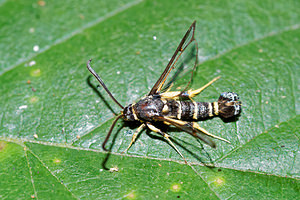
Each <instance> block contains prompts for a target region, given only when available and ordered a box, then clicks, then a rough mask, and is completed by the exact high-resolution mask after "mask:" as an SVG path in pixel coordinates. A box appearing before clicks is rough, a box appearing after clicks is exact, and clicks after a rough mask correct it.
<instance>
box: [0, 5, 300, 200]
mask: <svg viewBox="0 0 300 200" xmlns="http://www.w3.org/2000/svg"><path fill="white" fill-rule="evenodd" d="M42 2H43V1H38V2H34V3H32V2H27V1H26V2H23V1H2V2H0V13H1V14H0V16H1V19H0V26H1V29H0V55H1V61H0V85H1V86H0V94H1V95H0V103H1V107H0V140H1V142H0V161H1V162H0V174H1V175H0V178H1V180H2V181H0V197H1V198H2V199H15V198H19V199H28V198H30V197H31V198H33V197H34V198H38V199H45V198H49V199H120V198H125V199H153V198H162V199H166V198H168V199H171V198H183V199H199V198H200V197H201V198H203V199H228V198H232V199H245V198H246V199H262V198H265V199H296V198H297V197H298V196H299V177H300V167H299V166H300V159H299V156H300V153H299V152H300V151H299V149H300V147H299V125H298V124H299V122H300V119H299V92H297V91H298V88H299V85H300V84H299V78H298V77H299V66H300V54H299V49H300V43H299V40H300V28H299V24H300V15H299V12H298V10H299V7H300V5H299V2H298V1H289V3H287V2H286V1H276V2H274V1H237V0H236V1H213V2H211V1H182V2H181V1H180V2H176V3H174V2H173V1H167V0H165V1H121V2H120V1H103V2H99V1H83V2H82V1H81V2H80V4H79V2H77V3H74V2H73V1H64V3H62V2H60V1H49V2H48V1H47V2H44V3H45V4H43V3H42ZM166 8H168V9H166ZM166 10H167V11H168V12H166ZM194 20H197V24H196V35H195V37H196V40H197V41H198V45H199V59H200V61H201V63H200V64H199V66H198V67H197V72H196V74H195V75H194V78H193V82H192V87H193V88H194V89H196V88H199V87H201V86H203V85H204V84H206V83H207V82H208V81H210V80H211V79H213V78H214V77H216V76H221V77H222V78H221V79H220V80H218V81H217V82H216V83H214V84H213V85H212V86H210V87H209V88H207V89H206V90H205V91H203V92H202V93H201V94H200V95H199V96H197V97H196V98H195V100H197V101H215V100H216V99H217V98H218V96H219V95H220V93H222V92H225V91H234V92H236V93H238V94H239V96H240V98H241V101H242V103H243V105H242V109H243V111H242V114H241V116H240V117H239V118H238V119H236V120H231V121H223V120H222V119H220V118H214V119H209V120H205V121H200V122H199V125H200V126H201V127H203V128H205V129H207V130H208V131H209V132H211V133H213V134H215V135H217V136H220V137H223V138H225V139H227V140H229V141H230V142H231V144H227V143H223V142H222V141H217V140H215V142H216V143H217V149H211V148H210V147H208V146H206V145H205V144H202V143H201V142H200V141H197V140H196V139H195V138H193V137H191V136H189V135H188V134H185V133H183V132H181V131H178V130H177V129H175V128H170V129H169V131H168V133H169V134H170V135H171V137H172V138H173V141H174V143H175V144H176V146H177V147H178V149H179V150H180V151H181V152H182V153H183V155H184V156H185V157H186V159H187V160H188V162H190V163H191V164H192V167H191V166H189V165H185V164H184V162H183V161H182V159H181V157H180V156H179V155H178V154H177V153H176V152H175V151H174V149H172V148H171V147H170V146H169V145H168V143H167V142H165V141H164V140H163V138H161V137H159V136H157V135H156V134H155V133H152V132H150V131H143V132H142V133H141V134H140V135H139V137H138V139H137V141H136V142H135V144H134V145H133V146H132V147H131V148H130V150H129V151H128V152H127V153H125V154H121V152H122V151H124V150H125V149H126V147H127V146H128V144H129V143H130V141H131V137H132V133H133V132H134V130H135V129H136V128H137V126H138V125H137V124H128V123H124V122H122V121H120V122H119V123H118V125H117V126H116V128H115V130H114V132H113V135H112V137H111V139H110V141H109V143H108V146H110V147H111V148H112V153H111V154H107V153H105V152H103V150H102V148H101V144H102V142H103V141H104V138H105V136H106V134H107V132H108V129H109V127H110V125H111V123H112V120H113V118H114V116H115V114H118V113H119V112H120V109H119V107H118V106H117V105H115V104H114V102H113V101H112V100H111V99H109V97H108V95H107V94H106V93H105V91H104V90H103V89H101V88H99V89H97V87H96V86H97V84H98V83H97V82H96V80H94V78H93V77H92V78H89V73H88V71H87V69H86V67H85V65H86V62H87V61H88V59H90V58H93V62H92V65H93V67H94V68H95V70H96V71H97V73H99V74H100V75H101V77H102V78H103V80H104V82H105V83H106V84H107V86H108V88H109V89H110V90H111V92H112V93H113V95H114V96H115V97H116V98H117V99H118V101H120V103H121V104H122V105H128V104H129V103H132V102H134V101H137V100H138V99H139V98H141V97H142V96H144V95H145V94H147V93H148V92H149V90H150V89H151V87H152V86H153V84H154V83H155V81H156V80H157V78H158V77H159V75H160V74H161V72H162V71H163V69H164V66H165V65H166V64H167V62H168V59H169V58H170V57H171V56H172V53H173V52H174V50H175V48H176V46H177V44H178V43H179V41H180V40H181V37H182V36H183V35H184V33H185V31H186V30H187V28H188V27H189V25H190V24H191V23H192V22H193V21H194ZM36 45H38V51H34V47H35V46H36ZM35 50H36V48H35Z"/></svg>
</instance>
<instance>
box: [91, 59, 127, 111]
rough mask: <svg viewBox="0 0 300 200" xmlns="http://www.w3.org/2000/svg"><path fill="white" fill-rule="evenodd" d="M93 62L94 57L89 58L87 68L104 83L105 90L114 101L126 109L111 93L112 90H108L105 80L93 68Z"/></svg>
mask: <svg viewBox="0 0 300 200" xmlns="http://www.w3.org/2000/svg"><path fill="white" fill-rule="evenodd" d="M91 62H92V59H89V61H88V62H87V68H88V70H89V71H90V72H91V73H92V74H93V76H94V77H95V78H96V79H97V80H98V81H99V83H100V84H101V85H102V87H103V88H104V89H105V91H106V92H107V94H108V95H109V96H110V97H111V98H112V100H114V102H116V104H118V105H119V106H120V107H121V108H122V109H124V107H123V106H122V105H121V104H120V103H119V102H118V101H117V99H115V97H114V96H113V95H112V94H111V93H110V91H109V90H108V88H107V87H106V85H105V84H104V82H103V81H102V79H101V78H100V76H99V75H98V74H97V73H96V72H95V71H94V70H93V68H92V67H91Z"/></svg>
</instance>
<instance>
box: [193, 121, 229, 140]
mask: <svg viewBox="0 0 300 200" xmlns="http://www.w3.org/2000/svg"><path fill="white" fill-rule="evenodd" d="M192 123H193V128H195V129H198V130H199V131H201V132H202V133H204V134H206V135H208V136H210V137H212V138H216V139H219V140H222V141H224V142H227V143H229V144H231V143H230V142H229V141H228V140H226V139H224V138H221V137H218V136H216V135H213V134H211V133H209V132H208V131H207V130H205V129H204V128H202V127H200V126H199V124H197V123H196V122H192Z"/></svg>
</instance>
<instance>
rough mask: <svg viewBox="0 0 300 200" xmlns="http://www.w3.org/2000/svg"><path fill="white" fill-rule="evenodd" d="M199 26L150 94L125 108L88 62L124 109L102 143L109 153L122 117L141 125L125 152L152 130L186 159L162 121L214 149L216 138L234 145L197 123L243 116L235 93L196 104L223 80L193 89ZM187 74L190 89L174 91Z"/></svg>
mask: <svg viewBox="0 0 300 200" xmlns="http://www.w3.org/2000/svg"><path fill="white" fill-rule="evenodd" d="M195 27H196V21H194V22H193V23H192V25H191V26H190V27H189V29H188V30H187V32H186V34H185V35H184V36H183V38H182V40H181V42H180V43H179V45H178V47H177V49H176V51H175V53H174V54H173V56H172V57H171V59H170V61H169V63H168V65H167V66H166V68H165V70H164V71H163V73H162V74H161V76H160V77H159V79H158V80H157V81H156V83H155V84H154V86H153V87H152V89H151V90H150V92H149V93H148V94H147V95H146V96H144V97H143V98H141V99H140V100H139V101H137V102H136V103H132V104H129V105H128V106H126V107H124V106H122V105H121V104H120V103H119V102H118V101H117V100H116V99H115V98H114V96H113V95H112V94H111V92H110V91H109V90H108V88H107V87H106V85H105V84H104V82H103V81H102V79H101V78H100V76H99V75H98V74H97V73H96V72H95V71H94V70H93V69H92V67H91V65H90V64H91V59H90V60H89V61H88V63H87V68H88V70H89V71H90V72H91V73H92V74H93V76H94V77H95V78H96V79H97V80H98V81H99V83H100V84H101V85H102V87H103V88H104V89H105V91H106V92H107V94H108V95H109V96H110V97H111V98H112V99H113V101H114V102H115V103H116V104H117V105H118V106H119V107H120V108H121V109H122V111H121V113H120V114H119V115H118V116H117V117H116V118H115V120H114V122H113V123H112V125H111V127H110V130H109V132H108V134H107V136H106V138H105V140H104V142H103V144H102V147H103V149H104V150H106V151H107V149H106V148H105V145H106V143H107V141H108V139H109V137H110V135H111V133H112V130H113V128H114V126H115V124H116V122H117V121H118V120H119V119H121V118H122V119H123V120H125V121H138V122H140V123H141V125H140V126H139V127H138V128H137V130H136V131H135V132H134V134H133V136H132V139H131V142H130V144H129V146H128V147H127V148H126V150H125V151H124V152H126V151H127V150H128V149H129V148H130V147H131V145H132V144H133V143H134V142H135V140H136V137H137V135H138V134H139V133H140V132H141V131H142V130H143V129H145V128H149V129H150V130H151V131H153V132H155V133H158V134H160V135H161V136H163V137H164V138H165V139H166V140H167V141H168V143H169V144H170V145H171V146H172V147H173V148H174V149H175V150H176V151H177V153H178V154H179V155H180V156H181V157H182V158H183V159H184V160H185V158H184V156H183V155H182V154H181V152H180V151H179V150H178V149H177V147H176V146H175V145H174V144H173V142H172V141H171V140H170V135H169V134H167V133H165V132H163V131H161V130H160V128H158V127H157V126H156V123H157V122H162V123H164V124H166V125H173V126H175V127H177V128H178V129H180V130H182V131H184V132H186V133H188V134H190V135H192V136H194V137H195V138H198V139H200V140H202V141H203V142H205V143H206V144H208V145H209V146H211V147H213V148H215V147H216V144H215V142H214V141H212V139H211V138H216V139H219V140H222V141H225V142H227V143H230V142H229V141H228V140H226V139H223V138H221V137H218V136H216V135H213V134H211V133H209V132H208V131H207V130H205V129H204V128H202V127H200V126H199V125H198V124H197V123H196V121H199V120H202V119H206V118H210V117H214V116H220V117H221V118H230V117H234V116H237V115H239V114H240V113H241V102H240V101H239V96H238V94H236V93H234V92H224V93H222V94H221V95H220V97H219V99H218V100H217V101H216V102H196V101H194V100H193V97H195V96H196V95H198V94H199V93H200V92H202V91H203V90H204V89H205V88H207V87H208V86H209V85H211V84H212V83H213V82H215V81H216V80H218V79H219V78H220V77H216V78H214V79H212V80H211V81H209V82H208V83H207V84H206V85H204V86H203V87H201V88H199V89H196V90H192V89H189V85H190V83H191V81H192V77H193V72H194V71H195V69H196V66H197V58H198V45H197V42H196V40H195V38H194V34H195ZM189 73H190V74H189ZM184 75H185V77H189V81H188V83H187V84H186V86H185V87H184V88H183V89H181V90H179V91H172V88H174V87H175V86H174V85H175V83H176V82H178V81H179V82H180V81H181V82H182V80H184V78H183V77H184ZM185 162H186V160H185ZM186 163H187V162H186Z"/></svg>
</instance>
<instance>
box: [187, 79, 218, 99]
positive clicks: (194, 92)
mask: <svg viewBox="0 0 300 200" xmlns="http://www.w3.org/2000/svg"><path fill="white" fill-rule="evenodd" d="M219 78H221V76H218V77H216V78H214V79H212V80H211V81H209V82H208V83H207V84H205V85H204V86H203V87H201V88H199V89H197V90H188V91H187V94H186V92H184V93H182V96H184V97H188V98H193V97H194V96H196V95H198V94H199V93H200V92H202V91H203V90H204V89H205V88H207V87H208V86H210V85H211V84H212V83H213V82H215V81H216V80H218V79H219ZM186 95H188V96H186Z"/></svg>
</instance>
